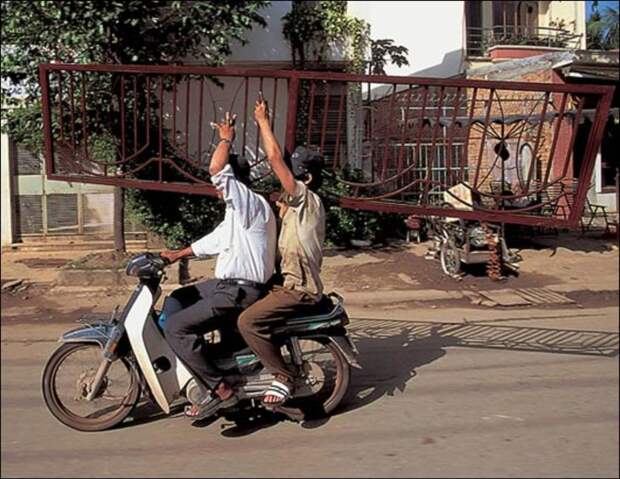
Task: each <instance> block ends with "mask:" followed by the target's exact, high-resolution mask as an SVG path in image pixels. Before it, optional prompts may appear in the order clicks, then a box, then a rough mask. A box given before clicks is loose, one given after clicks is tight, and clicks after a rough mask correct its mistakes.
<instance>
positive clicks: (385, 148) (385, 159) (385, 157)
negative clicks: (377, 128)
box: [381, 84, 396, 179]
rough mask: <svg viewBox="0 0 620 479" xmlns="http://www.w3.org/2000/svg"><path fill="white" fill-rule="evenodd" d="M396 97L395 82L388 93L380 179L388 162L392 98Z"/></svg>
mask: <svg viewBox="0 0 620 479" xmlns="http://www.w3.org/2000/svg"><path fill="white" fill-rule="evenodd" d="M395 98H396V84H394V85H393V86H392V94H391V95H390V106H389V110H388V117H387V121H386V122H385V123H386V128H385V130H384V134H385V139H384V140H383V162H382V164H381V179H383V178H385V174H386V172H387V164H388V154H387V153H388V142H389V141H390V136H391V134H392V116H393V115H394V100H395Z"/></svg>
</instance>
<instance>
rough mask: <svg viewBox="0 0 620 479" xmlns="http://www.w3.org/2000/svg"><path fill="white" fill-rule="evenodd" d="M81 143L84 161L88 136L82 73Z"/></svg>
mask: <svg viewBox="0 0 620 479" xmlns="http://www.w3.org/2000/svg"><path fill="white" fill-rule="evenodd" d="M81 102H82V141H83V142H84V159H85V160H86V159H88V134H87V133H86V118H87V117H86V79H85V73H82V96H81Z"/></svg>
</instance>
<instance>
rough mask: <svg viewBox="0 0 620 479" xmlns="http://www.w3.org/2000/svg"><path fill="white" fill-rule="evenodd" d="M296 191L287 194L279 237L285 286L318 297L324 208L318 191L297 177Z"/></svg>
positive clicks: (320, 284)
mask: <svg viewBox="0 0 620 479" xmlns="http://www.w3.org/2000/svg"><path fill="white" fill-rule="evenodd" d="M296 183H297V188H296V190H295V194H293V195H287V194H284V195H283V197H282V201H283V202H284V203H285V204H286V205H287V206H288V208H287V210H286V212H285V213H284V217H283V218H282V229H281V230H280V238H279V239H278V248H279V250H280V256H281V258H282V260H281V266H282V275H283V276H284V287H285V288H290V289H295V290H299V291H303V292H306V293H308V294H310V295H312V296H316V297H317V299H318V298H319V297H320V295H322V294H323V283H322V282H321V277H320V273H321V264H322V263H323V241H324V240H325V210H324V209H323V203H322V202H321V198H319V195H317V194H316V193H314V192H313V191H310V190H309V189H308V187H307V186H306V185H305V184H304V183H302V182H301V181H297V182H296Z"/></svg>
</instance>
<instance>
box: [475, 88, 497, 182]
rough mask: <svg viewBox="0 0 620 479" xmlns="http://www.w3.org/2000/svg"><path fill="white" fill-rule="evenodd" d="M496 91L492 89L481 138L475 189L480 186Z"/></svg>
mask: <svg viewBox="0 0 620 479" xmlns="http://www.w3.org/2000/svg"><path fill="white" fill-rule="evenodd" d="M494 94H495V90H494V89H493V88H491V90H490V91H489V99H488V100H487V101H488V102H489V104H488V105H487V112H486V115H485V117H484V130H483V131H482V138H480V151H479V152H478V163H477V164H476V173H475V176H474V188H476V187H477V186H478V178H479V176H480V164H481V162H482V154H483V153H484V146H485V145H484V142H485V140H486V135H487V130H488V128H489V120H490V119H491V106H492V105H493V95H494Z"/></svg>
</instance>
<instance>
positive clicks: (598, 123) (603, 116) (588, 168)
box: [569, 89, 613, 224]
mask: <svg viewBox="0 0 620 479" xmlns="http://www.w3.org/2000/svg"><path fill="white" fill-rule="evenodd" d="M612 99H613V90H611V89H610V90H607V93H605V95H603V98H602V99H601V101H600V103H599V104H598V105H597V107H596V116H595V118H594V122H593V123H592V129H591V130H590V136H589V138H588V143H587V145H586V151H585V153H584V155H583V156H584V162H583V163H582V164H581V171H580V178H583V181H580V182H579V184H578V186H577V193H576V195H575V201H574V203H573V206H574V207H573V209H572V211H571V212H570V216H569V223H572V224H578V223H579V220H580V218H581V214H582V212H583V207H584V205H585V201H586V196H587V194H588V190H589V189H590V178H592V170H593V169H594V163H595V162H596V153H597V151H598V149H599V147H600V145H601V141H602V139H603V133H604V131H605V125H606V123H607V115H608V113H609V107H610V106H611V102H612Z"/></svg>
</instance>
